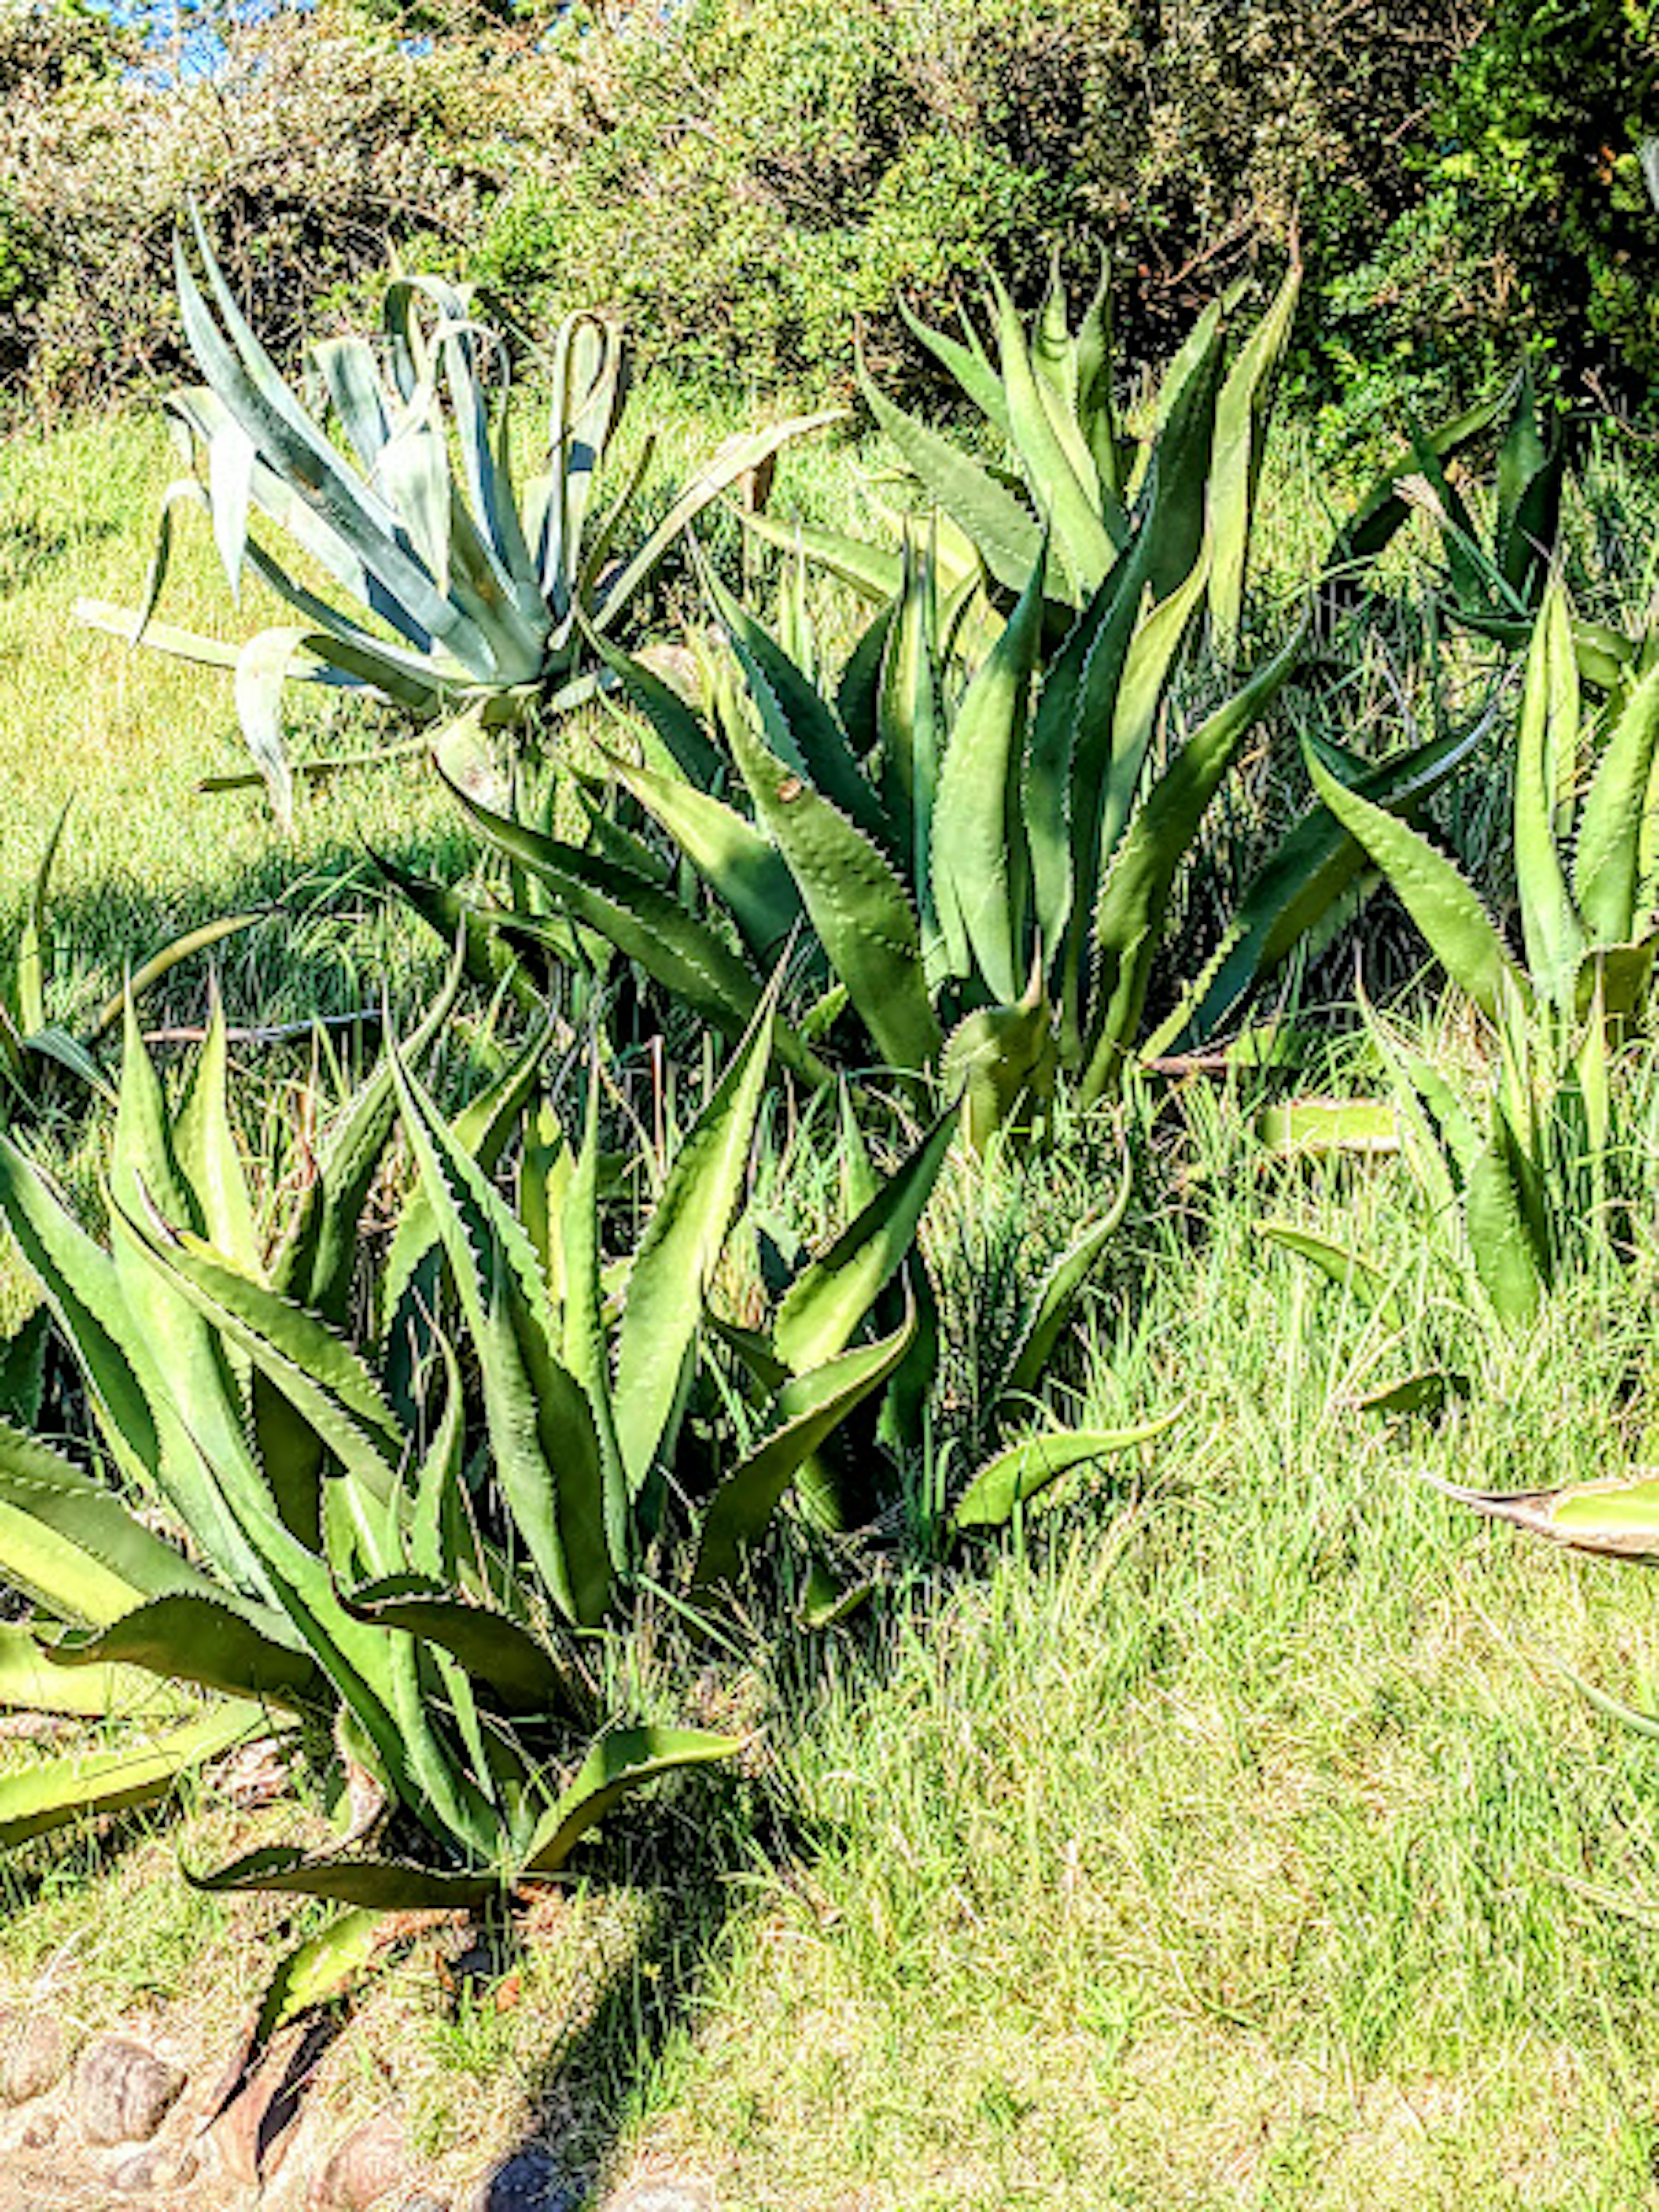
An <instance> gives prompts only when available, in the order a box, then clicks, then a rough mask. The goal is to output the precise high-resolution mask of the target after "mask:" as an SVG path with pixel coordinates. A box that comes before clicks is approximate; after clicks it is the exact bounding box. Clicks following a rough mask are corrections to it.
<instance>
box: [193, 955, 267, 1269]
mask: <svg viewBox="0 0 1659 2212" xmlns="http://www.w3.org/2000/svg"><path fill="white" fill-rule="evenodd" d="M228 1069H229V1053H228V1041H227V1037H226V1031H225V1010H224V1006H223V1002H222V1000H221V999H220V996H219V993H218V991H217V989H216V988H215V990H214V992H213V996H212V1011H211V1013H210V1016H209V1019H208V1028H207V1035H206V1036H205V1037H204V1039H203V1041H202V1047H201V1050H200V1051H199V1053H198V1054H197V1058H196V1062H195V1065H194V1066H193V1067H192V1068H191V1075H190V1083H189V1087H188V1088H187V1090H186V1091H185V1098H184V1103H183V1105H182V1106H181V1107H180V1109H179V1116H178V1119H177V1121H175V1123H174V1125H173V1146H174V1149H175V1150H176V1152H177V1153H178V1156H179V1167H180V1169H181V1170H182V1171H183V1174H184V1176H185V1182H187V1183H188V1184H189V1186H190V1189H191V1195H192V1197H193V1198H194V1199H195V1200H196V1203H197V1206H198V1207H199V1208H200V1210H201V1218H202V1223H203V1226H204V1228H205V1230H206V1231H207V1234H208V1238H209V1241H210V1243H214V1244H216V1245H217V1246H218V1248H219V1249H220V1250H221V1251H222V1252H224V1253H226V1254H228V1256H229V1257H230V1258H231V1259H232V1260H234V1261H235V1263H236V1265H237V1266H238V1267H240V1269H241V1270H242V1271H243V1273H245V1274H250V1275H254V1274H257V1273H258V1272H259V1264H260V1245H259V1232H258V1224H257V1222H256V1221H255V1219H254V1215H253V1194H252V1190H251V1189H250V1188H249V1186H248V1180H247V1170H246V1168H245V1167H244V1165H243V1164H242V1155H241V1153H240V1151H239V1150H238V1148H237V1144H236V1138H235V1133H234V1131H233V1129H232V1127H231V1126H230V1112H229V1107H228V1099H227V1091H228Z"/></svg>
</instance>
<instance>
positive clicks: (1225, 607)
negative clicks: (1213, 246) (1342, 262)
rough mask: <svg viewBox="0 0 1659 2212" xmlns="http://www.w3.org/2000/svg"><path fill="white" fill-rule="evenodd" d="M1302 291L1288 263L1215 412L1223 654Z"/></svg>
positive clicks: (1216, 584) (1239, 614)
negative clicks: (1280, 378)
mask: <svg viewBox="0 0 1659 2212" xmlns="http://www.w3.org/2000/svg"><path fill="white" fill-rule="evenodd" d="M1301 290H1302V264H1301V261H1300V259H1299V258H1297V259H1295V260H1293V261H1292V262H1291V266H1290V268H1289V269H1288V270H1286V271H1285V278H1284V281H1283V283H1281V284H1280V285H1279V289H1278V291H1277V292H1276V293H1275V294H1274V295H1273V302H1272V304H1271V305H1270V306H1269V307H1268V309H1267V313H1266V314H1265V315H1263V317H1262V318H1261V321H1260V322H1259V323H1258V324H1257V325H1256V326H1255V331H1253V332H1252V333H1251V335H1250V337H1249V340H1248V342H1247V343H1245V344H1244V345H1243V347H1241V348H1240V349H1239V354H1238V357H1237V360H1236V361H1235V362H1234V363H1233V365H1232V368H1231V369H1230V370H1229V371H1228V374H1227V377H1226V380H1225V383H1224V384H1223V385H1222V387H1221V392H1220V394H1219V397H1218V398H1217V401H1216V410H1215V443H1214V451H1213V455H1212V460H1211V464H1210V504H1209V515H1210V534H1211V536H1212V538H1213V540H1214V543H1215V557H1214V559H1213V560H1212V562H1211V564H1210V579H1209V585H1210V616H1211V619H1212V622H1213V623H1214V625H1215V631H1216V636H1217V640H1218V642H1219V644H1220V646H1221V648H1222V650H1223V651H1224V652H1229V651H1231V648H1232V646H1233V643H1234V641H1236V640H1237V636H1238V629H1239V623H1240V622H1241V620H1242V619H1243V612H1244V574H1245V566H1246V562H1247V561H1248V558H1249V543H1250V523H1251V517H1252V512H1253V510H1254V508H1255V495H1256V487H1257V485H1258V483H1259V482H1260V480H1261V461H1262V455H1263V453H1264V450H1265V444H1264V438H1263V430H1264V426H1265V424H1266V422H1267V414H1268V410H1270V408H1271V407H1272V405H1273V386H1274V383H1275V380H1276V379H1277V376H1278V372H1279V365H1280V363H1281V362H1283V360H1284V358H1285V349H1286V347H1287V346H1288V345H1289V343H1290V337H1291V326H1292V325H1293V324H1294V322H1295V320H1296V308H1297V300H1298V298H1299V297H1300V295H1301Z"/></svg>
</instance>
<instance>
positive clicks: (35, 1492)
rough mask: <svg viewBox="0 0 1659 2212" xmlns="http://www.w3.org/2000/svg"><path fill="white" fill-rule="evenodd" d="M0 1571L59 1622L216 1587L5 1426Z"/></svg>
mask: <svg viewBox="0 0 1659 2212" xmlns="http://www.w3.org/2000/svg"><path fill="white" fill-rule="evenodd" d="M0 1570H3V1572H4V1575H5V1577H6V1580H7V1581H8V1582H9V1583H12V1584H14V1585H15V1587H16V1588H18V1589H23V1590H26V1591H27V1592H28V1593H29V1594H30V1595H32V1596H33V1597H35V1598H38V1599H39V1600H40V1602H41V1604H43V1605H45V1606H46V1607H48V1608H49V1609H50V1610H51V1611H52V1613H56V1614H58V1616H59V1618H60V1619H66V1620H83V1621H90V1622H92V1623H93V1624H94V1626H104V1625H106V1623H108V1622H110V1621H112V1620H118V1619H119V1618H120V1617H121V1615H122V1614H123V1613H127V1612H129V1611H131V1608H132V1607H133V1606H135V1605H137V1604H138V1603H139V1602H140V1601H142V1600H143V1599H144V1598H146V1597H149V1596H152V1595H155V1593H157V1592H159V1591H161V1590H166V1589H194V1590H197V1591H199V1592H201V1593H203V1594H204V1595H205V1594H211V1593H212V1592H213V1590H214V1587H215V1586H214V1585H213V1584H212V1583H210V1582H209V1581H208V1579H207V1578H206V1577H205V1576H204V1575H202V1574H201V1573H200V1572H199V1571H198V1570H197V1569H196V1568H194V1567H192V1566H191V1565H190V1564H189V1562H188V1561H187V1560H185V1559H182V1558H181V1557H180V1556H179V1553H177V1552H175V1551H174V1550H173V1548H172V1547H171V1546H170V1545H168V1544H167V1543H165V1542H164V1541H162V1539H161V1537H160V1536H158V1535H156V1534H155V1533H154V1532H153V1531H152V1530H151V1529H149V1528H146V1527H145V1525H144V1523H143V1522H142V1521H140V1520H139V1519H138V1517H137V1515H136V1514H135V1513H133V1512H132V1510H131V1508H130V1507H128V1506H126V1505H125V1504H123V1503H122V1502H121V1500H120V1499H119V1498H116V1497H115V1496H114V1495H113V1494H112V1492H109V1491H107V1490H106V1489H105V1488H104V1487H103V1486H101V1485H100V1484H99V1483H96V1482H94V1481H93V1480H91V1478H90V1477H89V1476H88V1475H85V1474H82V1472H81V1471H80V1469H79V1468H76V1467H75V1466H73V1465H72V1464H71V1463H70V1462H69V1461H68V1460H66V1459H64V1458H63V1457H62V1456H61V1455H60V1454H58V1453H57V1452H55V1451H52V1450H51V1449H49V1448H48V1447H47V1446H46V1444H43V1443H40V1441H39V1440H38V1439H37V1438H35V1437H27V1436H24V1435H23V1434H22V1433H21V1431H18V1430H16V1429H14V1428H12V1427H11V1426H10V1425H9V1424H5V1423H0Z"/></svg>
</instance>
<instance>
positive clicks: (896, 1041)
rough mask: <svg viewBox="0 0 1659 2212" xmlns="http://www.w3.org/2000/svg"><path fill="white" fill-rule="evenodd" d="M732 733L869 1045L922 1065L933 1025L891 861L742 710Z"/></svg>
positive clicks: (764, 818)
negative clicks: (754, 727) (769, 742)
mask: <svg viewBox="0 0 1659 2212" xmlns="http://www.w3.org/2000/svg"><path fill="white" fill-rule="evenodd" d="M730 736H731V739H732V750H733V751H734V753H735V755H736V757H737V763H738V769H739V770H740V772H741V774H742V775H743V779H744V782H745V783H746V784H747V785H748V787H749V790H750V796H751V797H752V799H754V802H755V810H756V812H757V815H758V816H759V817H760V820H761V822H762V823H763V826H764V828H765V829H766V830H767V832H768V834H769V836H771V838H772V840H773V842H774V843H775V845H776V847H777V848H778V850H779V851H780V852H781V854H782V855H783V858H784V860H785V861H786V863H787V866H788V868H789V872H790V874H791V875H792V876H793V878H794V881H795V886H796V889H797V890H799V893H800V897H801V903H802V904H803V905H804V906H805V908H806V911H807V914H808V915H809V916H810V917H811V922H812V926H813V928H814V930H815V931H816V932H817V937H818V941H819V943H820V944H821V945H823V950H824V954H825V957H827V958H828V960H829V964H830V967H831V968H832V969H834V971H835V973H836V976H837V977H838V978H839V980H840V981H842V982H843V983H845V985H846V986H847V992H848V997H849V999H850V1000H851V1001H852V1003H853V1006H854V1008H855V1010H856V1011H857V1012H858V1015H859V1018H860V1020H861V1021H862V1022H863V1024H864V1025H865V1027H866V1030H868V1031H869V1033H870V1035H871V1036H872V1039H873V1040H874V1042H875V1045H876V1048H877V1050H878V1052H880V1053H881V1054H883V1055H884V1058H885V1060H887V1062H888V1064H889V1065H890V1066H892V1067H894V1068H896V1069H898V1070H901V1071H903V1072H905V1073H913V1072H915V1071H916V1070H919V1069H922V1068H926V1067H928V1066H931V1065H932V1063H933V1057H934V1055H935V1054H936V1053H937V1051H938V1049H939V1024H938V1022H937V1020H936V1019H935V1018H934V1015H933V1008H932V1006H930V1005H929V1003H928V1000H927V986H926V982H925V980H924V977H923V974H922V966H921V937H920V931H919V926H918V922H917V918H916V914H915V908H914V907H913V906H912V905H911V903H910V900H909V897H908V894H907V893H906V891H905V889H904V885H903V884H902V882H901V880H900V878H899V877H898V875H897V873H896V871H895V869H894V867H893V865H892V862H891V861H890V860H889V859H888V857H887V854H885V852H884V851H883V849H882V848H881V847H880V846H879V845H878V844H877V843H876V842H874V841H873V840H872V839H871V838H869V837H867V836H866V835H865V834H864V832H863V831H862V830H861V829H859V827H858V825H857V824H856V823H854V822H853V821H852V820H851V819H850V818H849V817H848V816H847V815H845V814H843V813H842V812H841V811H840V810H839V809H838V808H837V807H836V806H834V805H831V803H830V802H829V800H828V799H825V798H824V797H823V795H822V794H821V793H819V792H817V791H816V790H815V789H814V788H813V787H812V786H811V784H810V783H808V782H807V781H805V778H804V777H803V776H801V775H799V774H797V773H796V772H795V771H794V770H793V769H792V768H791V767H790V766H789V765H788V764H787V763H785V762H783V761H781V760H780V759H779V758H778V757H777V756H776V755H775V753H774V752H772V751H771V750H769V747H768V746H767V745H766V744H764V743H763V741H762V740H761V738H758V737H757V736H756V735H755V734H754V733H753V732H752V731H750V729H749V728H748V726H747V724H746V722H745V720H744V717H743V716H741V715H738V716H735V717H734V718H733V720H732V725H731V730H730Z"/></svg>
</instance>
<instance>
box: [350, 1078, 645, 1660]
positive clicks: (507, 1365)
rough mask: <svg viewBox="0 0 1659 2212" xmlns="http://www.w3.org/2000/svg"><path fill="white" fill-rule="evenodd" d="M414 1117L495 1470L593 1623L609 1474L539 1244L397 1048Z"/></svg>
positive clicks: (552, 1575)
mask: <svg viewBox="0 0 1659 2212" xmlns="http://www.w3.org/2000/svg"><path fill="white" fill-rule="evenodd" d="M392 1066H393V1071H394V1073H395V1077H396V1080H397V1085H398V1101H399V1104H400V1106H401V1108H402V1111H403V1117H404V1129H405V1131H406V1133H407V1134H408V1137H409V1141H410V1149H411V1150H412V1151H413V1152H414V1154H415V1158H416V1164H417V1165H418V1167H419V1169H420V1172H421V1176H422V1181H423V1182H425V1183H426V1185H427V1188H428V1193H429V1194H430V1197H431V1200H432V1204H433V1210H434V1212H435V1215H436V1217H437V1220H438V1226H439V1230H440V1232H441V1236H442V1237H443V1243H444V1250H445V1253H446V1255H447V1258H448V1261H449V1265H450V1270H451V1273H453V1277H454V1279H455V1284H456V1287H457V1290H458V1291H459V1296H460V1301H461V1308H462V1311H463V1312H464V1313H465V1316H466V1322H467V1327H468V1329H469V1331H470V1333H471V1337H472V1340H473V1345H474V1346H475V1349H476V1351H477V1356H478V1361H479V1365H480V1369H481V1371H482V1378H483V1396H484V1408H485V1416H486V1420H487V1423H488V1426H489V1441H490V1445H491V1449H492V1450H493V1452H494V1455H495V1473H496V1476H497V1479H498V1480H499V1481H500V1483H501V1491H502V1494H503V1496H504V1497H505V1498H506V1500H507V1507H508V1510H509V1511H510V1512H511V1513H512V1516H513V1522H514V1523H515V1525H516V1526H517V1528H518V1529H519V1531H520V1534H521V1535H522V1536H523V1538H524V1541H525V1543H526V1547H527V1549H528V1551H529V1553H530V1556H531V1558H532V1560H533V1561H534V1562H535V1565H536V1566H537V1568H538V1571H539V1572H540V1574H541V1575H542V1577H543V1578H544V1581H545V1583H546V1584H547V1587H548V1589H549V1591H550V1595H552V1597H553V1599H554V1601H555V1602H556V1604H557V1605H558V1606H559V1607H560V1608H561V1609H562V1611H563V1612H564V1613H565V1614H566V1616H567V1618H568V1619H570V1620H575V1621H577V1622H579V1623H580V1624H581V1625H583V1626H592V1625H594V1624H596V1623H597V1622H598V1620H599V1619H600V1617H601V1616H602V1615H603V1613H604V1612H605V1607H606V1605H607V1603H608V1602H609V1600H610V1595H611V1555H610V1550H609V1547H608V1544H607V1541H606V1532H605V1480H604V1468H603V1463H602V1462H601V1459H600V1455H599V1438H598V1436H597V1433H596V1431H595V1429H594V1425H593V1416H592V1408H591V1407H590V1406H589V1403H588V1401H587V1398H586V1394H585V1393H584V1392H583V1391H582V1389H580V1385H579V1384H578V1383H576V1381H575V1380H574V1377H573V1376H571V1375H570V1374H569V1372H568V1370H567V1369H565V1368H564V1367H563V1366H562V1364H560V1362H559V1360H558V1358H557V1357H556V1352H555V1346H556V1344H557V1342H558V1340H559V1334H560V1332H559V1330H558V1328H557V1322H556V1316H555V1315H554V1312H553V1310H552V1306H551V1303H550V1299H549V1297H548V1293H547V1286H546V1283H545V1281H544V1279H543V1277H542V1274H541V1271H540V1267H539V1263H538V1259H537V1255H536V1252H535V1248H534V1247H533V1245H532V1243H531V1242H530V1238H529V1237H528V1235H527V1234H526V1231H525V1229H524V1227H523V1225H521V1224H520V1222H519V1221H518V1220H517V1219H516V1218H514V1216H513V1214H512V1212H510V1211H509V1209H508V1208H507V1206H506V1204H505V1203H504V1201H503V1200H501V1197H500V1195H499V1194H498V1193H497V1192H496V1191H495V1188H494V1187H493V1186H492V1184H491V1183H490V1182H489V1178H488V1177H487V1176H485V1175H484V1174H483V1172H482V1171H481V1170H480V1169H479V1168H478V1166H477V1163H476V1161H474V1160H472V1159H471V1158H469V1157H468V1156H467V1154H466V1153H465V1151H464V1150H462V1148H461V1147H460V1146H458V1145H457V1144H456V1143H455V1141H454V1139H453V1137H452V1136H451V1134H450V1132H449V1130H448V1128H447V1126H446V1125H445V1123H444V1121H443V1120H442V1118H441V1115H439V1114H438V1112H437V1111H436V1109H435V1107H434V1106H433V1104H432V1102H431V1100H430V1099H429V1098H428V1097H426V1095H425V1094H424V1092H423V1091H421V1090H420V1089H419V1087H418V1086H417V1085H416V1083H415V1082H414V1079H412V1077H411V1076H410V1073H409V1072H408V1070H407V1069H406V1067H405V1066H404V1064H403V1060H402V1058H401V1056H400V1055H399V1054H398V1053H397V1051H396V1050H395V1048H394V1050H393V1053H392Z"/></svg>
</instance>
